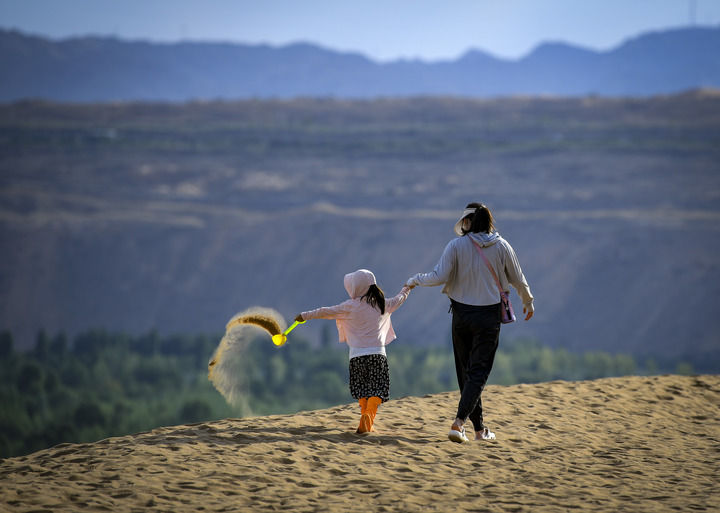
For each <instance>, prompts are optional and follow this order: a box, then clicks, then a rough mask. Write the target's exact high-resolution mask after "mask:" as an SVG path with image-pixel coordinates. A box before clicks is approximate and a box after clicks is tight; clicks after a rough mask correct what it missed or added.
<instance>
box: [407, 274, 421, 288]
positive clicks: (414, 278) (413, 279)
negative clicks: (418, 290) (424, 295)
mask: <svg viewBox="0 0 720 513" xmlns="http://www.w3.org/2000/svg"><path fill="white" fill-rule="evenodd" d="M418 285H419V283H418V281H417V274H416V275H414V276H411V277H410V278H408V281H406V282H405V286H406V287H408V288H410V289H414V288H415V287H417V286H418Z"/></svg>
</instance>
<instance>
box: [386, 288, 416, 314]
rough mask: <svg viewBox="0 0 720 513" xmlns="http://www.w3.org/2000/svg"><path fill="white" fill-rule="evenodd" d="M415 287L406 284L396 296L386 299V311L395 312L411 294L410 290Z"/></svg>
mask: <svg viewBox="0 0 720 513" xmlns="http://www.w3.org/2000/svg"><path fill="white" fill-rule="evenodd" d="M413 287H414V286H413ZM413 287H408V286H407V285H405V286H404V287H403V288H402V289H401V290H400V292H399V293H398V294H397V295H396V296H393V297H391V298H389V299H386V300H385V311H386V312H387V313H393V312H394V311H395V310H397V309H398V308H400V307H401V306H402V304H403V303H404V302H405V300H406V299H407V298H408V297H409V296H410V291H411V290H412V289H413Z"/></svg>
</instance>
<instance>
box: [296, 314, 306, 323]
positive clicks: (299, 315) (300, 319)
mask: <svg viewBox="0 0 720 513" xmlns="http://www.w3.org/2000/svg"><path fill="white" fill-rule="evenodd" d="M295 320H296V321H297V322H304V321H305V319H303V316H302V314H297V316H296V317H295Z"/></svg>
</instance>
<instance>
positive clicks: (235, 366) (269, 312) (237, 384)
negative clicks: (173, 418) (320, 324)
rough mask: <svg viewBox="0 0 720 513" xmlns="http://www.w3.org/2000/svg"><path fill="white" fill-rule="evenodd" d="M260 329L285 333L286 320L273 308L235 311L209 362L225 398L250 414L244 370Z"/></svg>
mask: <svg viewBox="0 0 720 513" xmlns="http://www.w3.org/2000/svg"><path fill="white" fill-rule="evenodd" d="M258 329H260V330H264V331H266V332H267V333H269V334H270V335H271V336H272V335H277V334H278V333H282V332H283V330H284V329H285V320H284V319H283V317H282V315H280V314H279V313H278V312H276V311H275V310H273V309H272V308H264V307H260V306H253V307H251V308H248V309H247V310H244V311H242V312H240V313H238V314H235V315H233V317H232V318H231V319H230V321H229V322H228V323H227V325H226V326H225V335H224V336H223V338H222V339H221V340H220V344H219V345H218V347H217V349H215V353H214V354H213V356H212V358H211V359H210V362H209V363H208V379H210V381H211V382H212V384H213V386H214V387H215V388H216V389H217V391H218V392H220V393H221V394H222V396H223V397H224V398H225V400H226V401H227V402H228V404H230V405H231V406H233V407H236V408H239V409H240V410H241V411H243V412H244V414H245V415H250V414H251V412H250V408H249V405H248V403H247V395H246V393H245V390H246V389H247V380H246V379H245V376H244V375H243V374H242V372H241V363H242V359H243V356H244V354H245V349H246V348H247V346H248V344H249V343H250V341H251V340H252V338H253V335H254V334H256V333H257V331H258Z"/></svg>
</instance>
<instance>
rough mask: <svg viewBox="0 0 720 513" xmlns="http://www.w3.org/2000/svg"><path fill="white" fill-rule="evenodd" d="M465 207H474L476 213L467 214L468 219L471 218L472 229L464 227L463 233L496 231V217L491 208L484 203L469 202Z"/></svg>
mask: <svg viewBox="0 0 720 513" xmlns="http://www.w3.org/2000/svg"><path fill="white" fill-rule="evenodd" d="M465 208H474V209H475V213H474V214H468V215H467V216H465V218H466V219H470V221H471V223H470V229H469V230H465V229H464V228H463V229H462V232H463V235H467V234H468V233H470V232H472V233H478V232H483V233H490V232H494V231H495V219H494V218H493V215H492V214H491V213H490V209H489V208H487V207H486V206H485V205H483V204H482V203H469V204H468V206H466V207H465Z"/></svg>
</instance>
